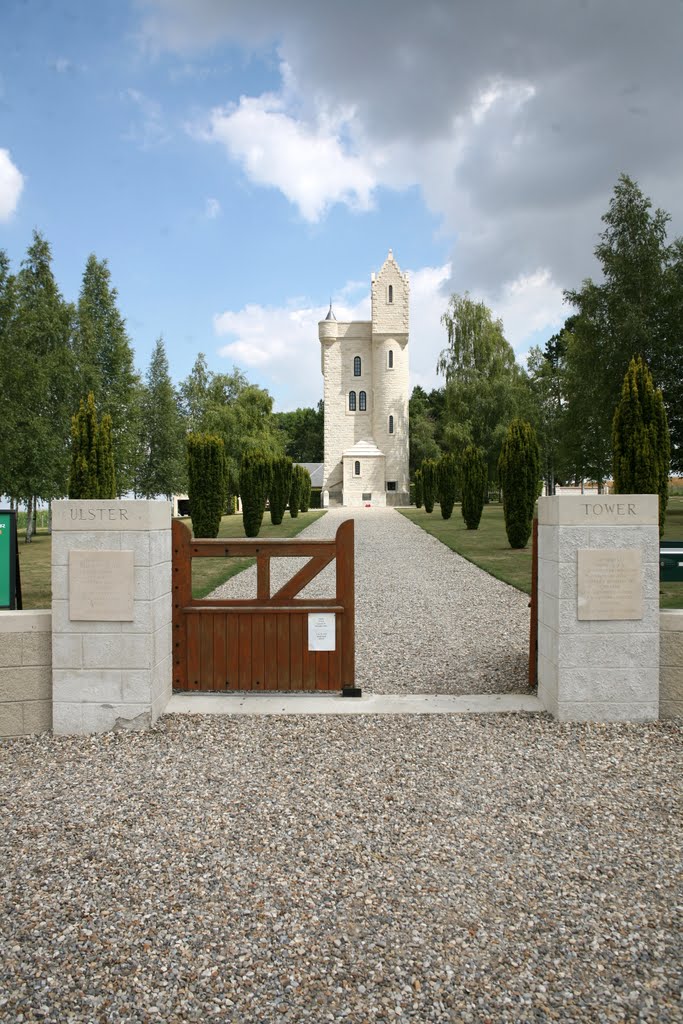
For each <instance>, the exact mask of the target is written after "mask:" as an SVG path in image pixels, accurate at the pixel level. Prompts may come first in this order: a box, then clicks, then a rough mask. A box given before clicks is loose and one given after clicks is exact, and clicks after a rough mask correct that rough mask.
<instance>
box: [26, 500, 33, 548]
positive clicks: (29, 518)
mask: <svg viewBox="0 0 683 1024" xmlns="http://www.w3.org/2000/svg"><path fill="white" fill-rule="evenodd" d="M33 525H34V524H33V498H27V499H26V540H25V541H24V543H25V544H30V543H31V538H32V536H33Z"/></svg>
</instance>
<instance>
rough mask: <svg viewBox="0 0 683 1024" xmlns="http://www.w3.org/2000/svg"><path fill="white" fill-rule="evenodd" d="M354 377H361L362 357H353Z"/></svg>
mask: <svg viewBox="0 0 683 1024" xmlns="http://www.w3.org/2000/svg"><path fill="white" fill-rule="evenodd" d="M353 375H354V377H360V356H354V357H353Z"/></svg>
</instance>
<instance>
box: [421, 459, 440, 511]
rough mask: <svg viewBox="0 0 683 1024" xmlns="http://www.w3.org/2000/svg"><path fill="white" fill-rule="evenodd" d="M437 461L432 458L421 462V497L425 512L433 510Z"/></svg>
mask: <svg viewBox="0 0 683 1024" xmlns="http://www.w3.org/2000/svg"><path fill="white" fill-rule="evenodd" d="M436 467H437V463H436V461H435V460H434V459H425V460H424V462H423V463H422V468H421V471H420V472H421V474H422V497H423V500H424V506H425V512H433V511H434V502H435V501H436V490H437V468H436Z"/></svg>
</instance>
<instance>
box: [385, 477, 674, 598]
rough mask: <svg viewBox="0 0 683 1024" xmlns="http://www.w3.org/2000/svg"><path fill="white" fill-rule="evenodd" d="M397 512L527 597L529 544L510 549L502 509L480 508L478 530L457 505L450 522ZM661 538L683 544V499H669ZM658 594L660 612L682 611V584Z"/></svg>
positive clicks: (419, 511)
mask: <svg viewBox="0 0 683 1024" xmlns="http://www.w3.org/2000/svg"><path fill="white" fill-rule="evenodd" d="M401 512H402V514H403V515H404V516H405V517H406V519H410V520H411V522H413V523H415V524H416V525H417V526H420V527H422V529H423V530H426V531H427V533H431V534H432V536H433V537H436V538H437V539H438V540H440V541H441V542H442V544H445V545H446V546H447V547H449V548H451V550H452V551H457V553H458V554H459V555H462V556H463V558H466V559H468V561H470V562H474V564H475V565H478V566H479V567H480V568H481V569H484V570H485V571H486V572H488V573H490V574H491V575H492V576H495V577H497V579H499V580H503V581H504V582H505V583H509V584H511V586H513V587H517V589H518V590H523V591H524V592H525V593H527V594H530V593H531V541H529V547H527V548H524V549H523V550H521V551H514V550H513V549H512V548H511V547H510V545H509V544H508V539H507V537H506V535H505V521H504V519H503V506H502V505H486V506H485V507H484V514H483V515H482V517H481V523H480V524H479V529H478V530H468V529H466V527H465V524H464V522H463V519H462V515H461V513H460V505H456V506H455V508H454V509H453V515H452V516H451V518H450V519H442V518H441V513H440V512H439V506H438V505H435V506H434V511H433V512H432V514H431V515H428V514H427V513H426V512H425V510H424V509H423V508H421V509H415V508H410V509H401ZM664 537H665V539H666V540H679V539H680V540H681V541H683V495H672V496H671V497H670V498H669V506H668V509H667V517H666V528H665V532H664ZM659 594H660V605H661V607H662V608H683V583H661V584H660V591H659Z"/></svg>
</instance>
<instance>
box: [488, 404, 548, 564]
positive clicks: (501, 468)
mask: <svg viewBox="0 0 683 1024" xmlns="http://www.w3.org/2000/svg"><path fill="white" fill-rule="evenodd" d="M540 472H541V469H540V456H539V451H538V441H537V440H536V434H535V431H534V429H533V427H532V426H531V424H530V423H526V422H525V421H524V420H519V419H517V420H513V421H512V423H511V424H510V426H509V427H508V430H507V434H506V435H505V440H504V441H503V447H502V449H501V452H500V459H499V461H498V479H499V481H500V485H501V487H502V490H503V515H504V517H505V531H506V533H507V536H508V541H509V542H510V547H511V548H524V547H526V545H527V542H528V540H529V537H530V536H531V528H532V524H533V519H534V506H535V504H536V498H537V496H538V493H539V483H540V479H541V476H540Z"/></svg>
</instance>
